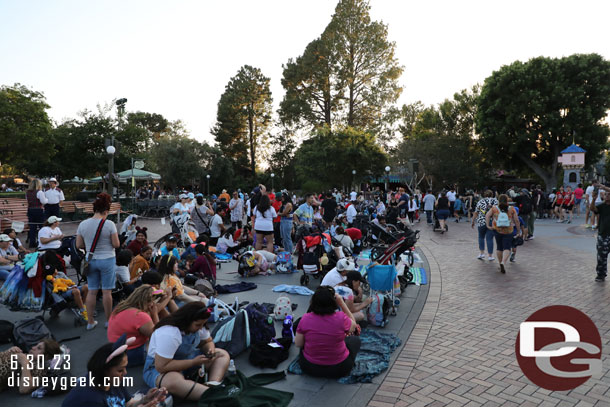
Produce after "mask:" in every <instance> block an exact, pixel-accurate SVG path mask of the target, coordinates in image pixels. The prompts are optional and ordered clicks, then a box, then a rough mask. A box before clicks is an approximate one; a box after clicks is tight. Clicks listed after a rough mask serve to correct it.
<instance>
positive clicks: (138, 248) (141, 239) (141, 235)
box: [127, 228, 148, 256]
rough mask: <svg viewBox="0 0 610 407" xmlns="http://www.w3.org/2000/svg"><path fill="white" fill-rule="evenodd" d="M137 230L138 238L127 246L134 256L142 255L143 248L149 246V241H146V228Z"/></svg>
mask: <svg viewBox="0 0 610 407" xmlns="http://www.w3.org/2000/svg"><path fill="white" fill-rule="evenodd" d="M136 230H137V231H136V238H135V239H134V240H132V241H131V243H129V245H128V246H127V248H128V249H129V250H131V252H132V253H133V255H134V256H137V255H138V254H140V253H141V252H142V248H143V247H145V246H148V241H147V240H146V239H147V238H148V235H147V234H146V228H136Z"/></svg>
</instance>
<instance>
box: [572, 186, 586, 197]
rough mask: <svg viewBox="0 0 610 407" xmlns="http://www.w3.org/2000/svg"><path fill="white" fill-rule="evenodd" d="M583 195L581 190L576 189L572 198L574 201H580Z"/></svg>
mask: <svg viewBox="0 0 610 407" xmlns="http://www.w3.org/2000/svg"><path fill="white" fill-rule="evenodd" d="M584 193H585V191H583V190H582V188H576V189H575V190H574V198H575V199H582V195H583V194H584Z"/></svg>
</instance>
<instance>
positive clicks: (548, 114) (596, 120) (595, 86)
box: [476, 54, 610, 189]
mask: <svg viewBox="0 0 610 407" xmlns="http://www.w3.org/2000/svg"><path fill="white" fill-rule="evenodd" d="M608 109H610V62H608V61H606V60H604V59H603V58H602V57H601V56H599V55H597V54H575V55H571V56H569V57H564V58H560V59H554V58H553V59H552V58H546V57H538V58H534V59H531V60H529V61H528V62H525V63H523V62H520V61H516V62H514V63H512V64H511V65H507V66H503V67H502V68H500V70H498V71H496V72H494V73H493V74H492V75H491V76H490V77H489V78H487V79H486V80H485V83H484V85H483V88H482V91H481V96H480V98H479V104H478V113H477V118H476V124H477V132H478V133H479V134H480V139H479V140H480V143H481V145H482V146H483V147H484V148H485V151H486V155H487V156H489V157H491V158H493V160H494V162H495V163H496V165H503V166H505V167H507V168H508V169H511V167H512V168H515V169H518V168H520V167H521V168H522V167H523V166H527V167H529V169H531V170H533V171H534V172H535V173H536V174H537V175H538V176H540V178H542V179H543V181H544V182H545V184H546V188H547V189H550V188H552V187H554V186H555V184H556V183H557V177H558V174H559V171H560V168H559V166H558V163H557V158H558V156H559V153H560V151H561V150H563V149H564V148H566V147H568V146H569V145H570V144H571V143H572V140H573V139H574V141H575V142H576V143H577V144H579V145H580V146H581V147H582V148H584V149H585V150H587V155H586V163H587V165H589V164H590V163H594V162H596V161H597V160H598V159H599V157H600V153H601V152H602V150H603V149H604V148H606V145H607V141H608V136H609V135H610V130H609V128H608V125H607V124H605V123H603V122H602V119H603V118H604V117H606V114H607V111H608ZM573 132H575V134H574V133H573Z"/></svg>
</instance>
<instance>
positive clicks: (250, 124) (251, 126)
mask: <svg viewBox="0 0 610 407" xmlns="http://www.w3.org/2000/svg"><path fill="white" fill-rule="evenodd" d="M248 128H249V132H250V169H251V170H252V178H254V177H256V165H255V163H254V118H253V117H252V113H250V114H249V115H248Z"/></svg>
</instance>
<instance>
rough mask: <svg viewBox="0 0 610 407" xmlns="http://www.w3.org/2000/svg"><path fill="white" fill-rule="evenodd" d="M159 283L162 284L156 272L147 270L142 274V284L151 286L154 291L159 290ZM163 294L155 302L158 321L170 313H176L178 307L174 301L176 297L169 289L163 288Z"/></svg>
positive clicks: (161, 279)
mask: <svg viewBox="0 0 610 407" xmlns="http://www.w3.org/2000/svg"><path fill="white" fill-rule="evenodd" d="M161 283H163V277H162V276H161V274H159V273H158V272H156V271H152V270H149V271H147V272H146V273H144V274H142V284H148V285H151V286H153V287H154V288H155V290H158V289H160V288H161ZM163 293H164V294H165V295H164V296H163V297H162V298H161V300H160V301H159V302H157V312H158V314H159V319H162V318H165V317H166V316H168V315H169V314H170V313H172V312H176V311H178V305H176V301H174V298H175V297H176V295H175V293H174V292H173V291H172V289H171V288H170V287H165V289H164V290H163Z"/></svg>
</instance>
